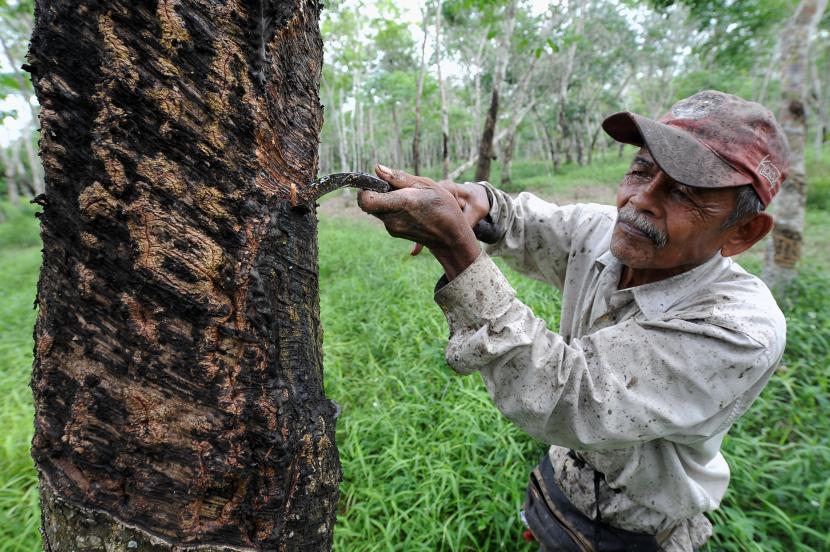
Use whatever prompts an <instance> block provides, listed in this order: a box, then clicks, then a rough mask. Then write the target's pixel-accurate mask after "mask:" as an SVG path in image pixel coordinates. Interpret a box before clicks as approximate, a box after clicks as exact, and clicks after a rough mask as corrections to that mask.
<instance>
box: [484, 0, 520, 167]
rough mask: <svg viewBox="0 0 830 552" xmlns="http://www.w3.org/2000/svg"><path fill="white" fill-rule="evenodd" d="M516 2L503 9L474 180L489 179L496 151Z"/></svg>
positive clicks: (511, 1)
mask: <svg viewBox="0 0 830 552" xmlns="http://www.w3.org/2000/svg"><path fill="white" fill-rule="evenodd" d="M516 4H517V1H516V0H510V1H509V2H508V4H507V8H506V11H505V16H504V17H505V19H504V26H503V28H502V35H501V39H500V41H499V58H498V59H497V61H496V70H495V74H494V75H493V89H492V91H491V93H490V107H489V108H488V110H487V116H486V117H485V119H484V128H483V129H482V131H481V140H480V141H479V146H478V160H477V161H476V172H475V176H474V177H473V178H474V180H475V181H476V182H481V181H483V180H490V164H491V163H492V161H493V157H494V153H495V151H496V148H495V145H494V139H493V137H494V135H495V132H496V121H497V120H498V117H499V94H500V91H501V85H502V83H503V82H504V78H505V75H506V73H507V63H508V61H509V60H510V44H511V43H512V39H513V36H512V35H513V28H514V26H515V24H516Z"/></svg>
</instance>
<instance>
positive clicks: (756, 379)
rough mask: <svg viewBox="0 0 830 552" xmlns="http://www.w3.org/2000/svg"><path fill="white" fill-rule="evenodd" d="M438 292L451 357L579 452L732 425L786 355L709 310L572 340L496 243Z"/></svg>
mask: <svg viewBox="0 0 830 552" xmlns="http://www.w3.org/2000/svg"><path fill="white" fill-rule="evenodd" d="M435 300H436V302H437V303H438V305H439V306H440V307H441V308H442V310H443V311H444V313H445V315H446V317H447V321H448V323H449V327H450V340H449V344H448V346H447V349H446V359H447V362H448V364H449V365H450V366H451V367H452V368H453V369H455V370H456V371H457V372H459V373H462V374H469V373H472V372H475V371H478V372H480V373H481V375H482V377H483V378H484V381H485V384H486V387H487V390H488V392H489V393H490V396H491V397H492V399H493V401H494V403H495V405H496V407H497V408H498V409H499V410H500V411H501V412H502V413H503V414H504V415H505V416H506V417H507V418H508V419H509V420H511V421H512V422H513V423H515V424H516V425H517V426H519V427H520V428H522V429H523V430H524V431H526V432H527V433H529V434H530V435H532V436H534V437H536V438H538V439H540V440H542V441H544V442H546V443H548V444H557V445H561V446H566V447H571V448H575V449H579V450H599V449H606V448H618V447H623V446H626V445H630V444H632V443H638V442H644V441H648V440H651V439H654V438H658V437H672V436H675V435H678V436H682V439H695V438H696V437H697V436H699V437H701V438H705V437H708V436H711V435H713V434H715V433H718V432H720V431H723V430H724V429H726V428H727V427H728V426H729V424H731V423H732V422H733V421H734V419H735V418H737V416H739V415H740V414H741V413H742V412H743V411H744V410H745V409H746V408H747V407H748V406H749V405H744V404H741V401H740V397H741V395H743V394H744V393H745V392H746V391H747V390H748V389H750V388H751V387H753V386H756V385H758V386H762V385H763V384H764V383H765V382H766V380H767V379H768V378H769V376H770V375H771V373H772V369H773V367H774V365H775V363H776V362H777V360H778V358H779V357H780V355H781V353H782V351H781V347H780V346H779V345H777V344H776V343H762V342H759V341H758V340H757V339H753V338H752V337H749V336H748V335H746V334H744V333H742V332H740V331H735V330H734V329H732V328H729V327H724V326H722V325H719V324H718V323H717V320H711V319H707V317H706V316H702V317H701V315H700V313H699V312H698V313H697V314H695V317H690V318H689V319H684V318H683V317H682V315H678V314H677V313H675V314H673V315H671V316H668V315H667V316H666V317H665V318H660V319H654V320H649V319H646V318H644V317H635V318H632V319H629V320H627V321H624V322H621V323H619V324H616V325H614V326H611V327H608V328H605V329H602V330H599V331H597V332H595V333H593V334H590V335H587V336H584V337H582V338H578V339H572V340H571V341H570V342H569V343H566V341H565V340H564V339H563V337H562V336H560V335H559V334H557V333H555V332H551V331H550V330H548V329H547V327H546V324H545V321H544V320H542V319H540V318H537V317H536V316H534V314H533V313H532V312H531V310H530V309H529V308H528V307H527V306H526V305H524V304H523V303H522V302H521V301H519V300H518V299H517V298H516V294H515V292H514V290H513V288H512V287H511V286H510V284H509V283H508V282H507V280H506V279H505V277H504V275H503V274H502V273H501V271H500V270H499V269H498V267H497V266H496V265H495V264H494V263H493V262H492V260H491V259H490V258H489V257H488V256H487V254H486V253H482V254H481V256H480V257H479V258H478V259H477V260H476V261H475V262H474V263H473V264H472V265H471V266H470V267H468V268H467V270H465V271H464V272H462V273H461V274H460V275H459V276H458V277H456V278H455V279H454V280H453V281H452V282H449V283H448V284H447V285H445V286H443V287H442V288H440V289H439V290H438V291H437V292H436V295H435ZM773 323H775V321H773ZM780 324H783V320H781V321H780ZM776 331H777V330H776Z"/></svg>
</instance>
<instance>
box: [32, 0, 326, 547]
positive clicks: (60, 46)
mask: <svg viewBox="0 0 830 552" xmlns="http://www.w3.org/2000/svg"><path fill="white" fill-rule="evenodd" d="M147 6H148V4H146V3H140V4H136V3H133V2H129V1H126V0H113V1H110V2H97V1H93V0H75V1H72V2H70V1H68V0H38V1H37V6H36V14H37V15H36V24H35V29H34V34H33V36H32V43H31V49H30V52H29V63H30V66H29V67H28V70H29V71H30V72H31V73H32V79H33V82H34V85H35V90H36V91H37V95H38V98H39V100H40V104H41V106H42V107H41V116H40V123H41V127H42V134H41V156H42V159H43V166H44V168H45V173H46V195H45V196H42V197H41V198H40V203H41V204H42V205H43V214H42V215H41V217H40V218H41V236H42V238H43V245H44V249H43V257H44V258H43V268H42V270H41V275H40V281H39V283H38V291H37V306H38V307H39V313H38V319H37V325H36V328H35V362H34V369H33V375H32V383H31V385H32V390H33V394H34V399H35V436H34V439H33V442H32V456H33V457H34V459H35V462H36V465H37V469H38V472H39V475H40V489H41V501H42V511H43V538H44V548H45V549H46V550H47V551H49V552H64V551H66V552H69V551H74V550H88V551H90V550H91V551H101V552H104V551H111V550H131V551H132V550H135V551H137V552H145V551H170V550H185V549H195V548H197V547H198V548H199V549H200V550H212V551H218V550H223V551H227V550H251V551H253V550H324V549H328V548H330V546H331V539H332V528H333V525H334V521H335V506H336V503H337V498H338V484H339V481H340V465H339V459H338V455H337V450H336V448H335V445H334V424H335V406H334V405H333V403H332V402H331V401H329V400H327V399H326V398H325V396H324V395H323V386H322V383H323V381H322V379H323V373H322V353H321V339H322V332H321V328H320V320H319V292H318V280H317V277H318V269H317V253H316V252H317V243H316V214H315V212H314V211H313V210H309V209H300V208H292V205H294V202H295V201H296V199H297V198H298V197H302V193H303V191H304V184H303V183H306V182H310V181H311V179H312V178H313V176H314V173H315V168H316V165H317V154H316V151H317V143H318V135H319V130H320V126H321V123H322V113H321V108H320V104H319V98H318V89H319V79H320V67H321V63H322V41H321V39H320V35H319V29H318V18H319V9H320V6H319V4H317V3H316V2H315V1H314V0H295V1H293V2H289V1H287V0H286V1H284V2H282V3H279V4H276V3H271V2H263V3H262V4H260V2H254V1H246V2H241V1H231V2H227V3H218V2H217V3H214V2H204V1H202V0H159V2H158V5H157V7H155V8H154V9H149V8H148V7H147ZM154 6H155V4H154ZM311 205H313V203H311Z"/></svg>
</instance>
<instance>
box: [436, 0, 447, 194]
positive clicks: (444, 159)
mask: <svg viewBox="0 0 830 552" xmlns="http://www.w3.org/2000/svg"><path fill="white" fill-rule="evenodd" d="M442 9H443V6H442V3H441V0H438V3H437V5H436V7H435V69H436V71H437V73H438V90H439V91H440V92H441V177H442V178H443V179H444V180H446V179H447V178H449V176H450V118H449V107H448V105H447V84H446V83H445V82H444V76H443V74H442V73H441V10H442Z"/></svg>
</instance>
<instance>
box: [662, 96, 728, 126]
mask: <svg viewBox="0 0 830 552" xmlns="http://www.w3.org/2000/svg"><path fill="white" fill-rule="evenodd" d="M700 96H703V97H700ZM722 103H723V98H721V97H720V96H704V95H702V94H696V95H695V96H692V97H691V98H688V99H686V100H682V101H679V102H677V103H676V104H674V106H673V107H672V108H671V114H672V115H673V116H674V118H675V119H692V120H695V121H696V120H698V119H703V118H704V117H707V116H709V114H710V113H711V112H712V111H714V110H715V109H716V108H717V107H718V106H719V105H720V104H722Z"/></svg>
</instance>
